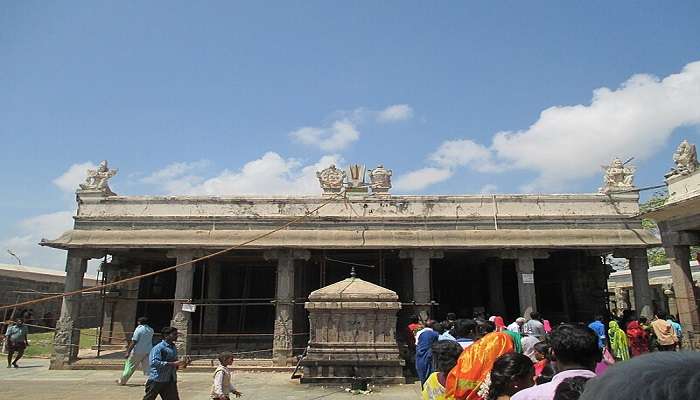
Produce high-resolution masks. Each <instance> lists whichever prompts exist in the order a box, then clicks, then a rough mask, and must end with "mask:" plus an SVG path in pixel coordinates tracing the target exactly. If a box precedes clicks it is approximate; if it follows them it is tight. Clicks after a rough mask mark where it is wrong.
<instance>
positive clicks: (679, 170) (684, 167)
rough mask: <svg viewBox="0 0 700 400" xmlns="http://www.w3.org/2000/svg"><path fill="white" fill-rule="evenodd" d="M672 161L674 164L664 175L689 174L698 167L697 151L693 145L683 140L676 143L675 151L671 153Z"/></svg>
mask: <svg viewBox="0 0 700 400" xmlns="http://www.w3.org/2000/svg"><path fill="white" fill-rule="evenodd" d="M673 162H674V163H676V166H675V167H673V169H671V171H670V172H669V173H668V174H666V177H667V178H668V177H671V176H678V175H689V174H692V173H693V172H695V171H696V170H697V169H698V166H699V165H698V153H697V151H696V150H695V145H694V144H690V143H688V141H687V140H683V141H682V142H681V144H679V145H678V148H677V149H676V152H675V153H673Z"/></svg>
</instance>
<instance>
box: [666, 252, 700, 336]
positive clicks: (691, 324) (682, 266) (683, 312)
mask: <svg viewBox="0 0 700 400" xmlns="http://www.w3.org/2000/svg"><path fill="white" fill-rule="evenodd" d="M665 248H666V255H667V256H668V263H669V264H670V267H671V278H672V279H673V292H674V294H675V297H676V307H677V308H678V318H679V319H680V323H681V325H682V326H683V327H684V329H685V330H689V331H695V332H698V331H700V316H699V315H698V306H697V300H696V298H695V291H694V283H693V275H692V274H691V272H690V247H689V246H687V245H683V246H666V247H665Z"/></svg>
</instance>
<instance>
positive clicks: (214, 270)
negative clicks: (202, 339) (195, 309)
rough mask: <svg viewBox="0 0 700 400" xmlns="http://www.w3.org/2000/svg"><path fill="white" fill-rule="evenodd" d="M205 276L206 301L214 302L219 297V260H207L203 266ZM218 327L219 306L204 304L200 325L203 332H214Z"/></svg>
mask: <svg viewBox="0 0 700 400" xmlns="http://www.w3.org/2000/svg"><path fill="white" fill-rule="evenodd" d="M205 275H206V277H207V294H206V298H207V303H208V304H213V303H216V302H215V301H213V300H214V299H219V297H220V296H221V282H222V281H221V275H222V269H221V265H220V264H219V262H217V261H214V260H213V259H211V258H210V259H208V260H207V266H206V268H205ZM218 329H219V307H218V306H204V325H203V326H202V330H203V331H204V332H203V333H216V332H217V331H218Z"/></svg>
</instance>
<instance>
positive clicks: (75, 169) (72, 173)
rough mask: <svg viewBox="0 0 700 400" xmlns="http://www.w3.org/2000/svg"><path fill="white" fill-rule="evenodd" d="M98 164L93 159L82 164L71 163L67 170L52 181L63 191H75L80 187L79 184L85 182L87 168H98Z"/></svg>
mask: <svg viewBox="0 0 700 400" xmlns="http://www.w3.org/2000/svg"><path fill="white" fill-rule="evenodd" d="M96 168H97V165H95V164H94V163H92V162H91V161H87V162H84V163H81V164H73V165H71V166H70V167H69V168H68V170H67V171H66V172H64V173H63V174H62V175H61V176H59V177H58V178H56V179H54V180H53V181H52V182H53V184H54V185H56V186H58V188H59V189H61V190H62V191H63V192H66V193H73V192H75V191H76V190H77V189H78V185H79V184H81V183H83V182H85V178H86V177H87V170H89V169H96Z"/></svg>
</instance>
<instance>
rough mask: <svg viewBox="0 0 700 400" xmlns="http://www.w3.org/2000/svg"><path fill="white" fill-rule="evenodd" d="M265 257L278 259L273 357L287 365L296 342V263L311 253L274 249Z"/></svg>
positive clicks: (277, 361)
mask: <svg viewBox="0 0 700 400" xmlns="http://www.w3.org/2000/svg"><path fill="white" fill-rule="evenodd" d="M264 257H265V259H266V260H277V287H276V292H275V332H274V339H273V342H272V359H273V363H274V364H275V365H277V366H285V365H287V364H288V363H289V360H290V358H291V357H292V351H293V343H294V340H293V337H294V336H293V332H294V329H293V328H294V263H295V260H308V259H309V258H310V257H311V253H309V252H308V251H307V250H291V249H290V250H272V251H267V252H265V254H264Z"/></svg>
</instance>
